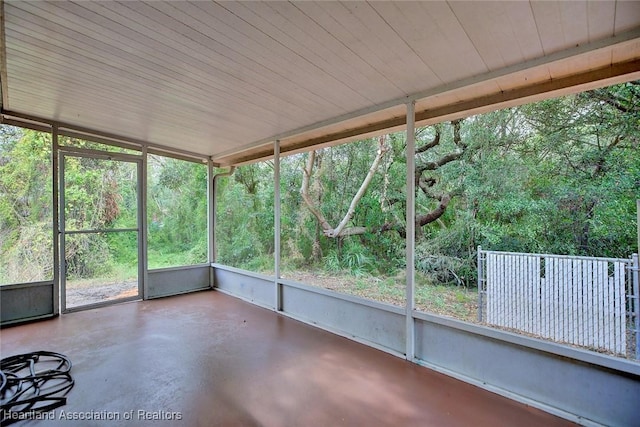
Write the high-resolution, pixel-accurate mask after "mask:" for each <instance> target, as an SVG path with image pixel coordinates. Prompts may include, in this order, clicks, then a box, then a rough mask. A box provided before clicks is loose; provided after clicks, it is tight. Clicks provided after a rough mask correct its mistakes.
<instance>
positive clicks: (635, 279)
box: [631, 254, 640, 360]
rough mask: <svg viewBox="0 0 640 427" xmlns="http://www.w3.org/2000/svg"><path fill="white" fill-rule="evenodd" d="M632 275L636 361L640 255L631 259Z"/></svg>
mask: <svg viewBox="0 0 640 427" xmlns="http://www.w3.org/2000/svg"><path fill="white" fill-rule="evenodd" d="M631 259H632V262H631V273H632V278H631V280H632V281H633V287H632V290H633V295H632V296H631V298H632V299H633V302H634V306H633V314H634V327H635V335H636V354H635V358H636V360H640V262H639V261H638V254H633V256H632V257H631Z"/></svg>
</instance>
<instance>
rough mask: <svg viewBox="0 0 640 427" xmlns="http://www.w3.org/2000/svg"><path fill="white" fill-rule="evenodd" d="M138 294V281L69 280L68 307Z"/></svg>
mask: <svg viewBox="0 0 640 427" xmlns="http://www.w3.org/2000/svg"><path fill="white" fill-rule="evenodd" d="M137 294H138V282H135V281H129V282H115V283H108V284H102V283H100V282H98V281H92V282H78V283H74V282H68V283H67V289H66V296H67V299H66V305H67V308H73V307H78V306H82V305H87V304H95V303H100V302H105V301H113V300H118V299H123V298H129V297H133V296H136V295H137Z"/></svg>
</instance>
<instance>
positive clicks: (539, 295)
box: [478, 248, 640, 358]
mask: <svg viewBox="0 0 640 427" xmlns="http://www.w3.org/2000/svg"><path fill="white" fill-rule="evenodd" d="M637 277H638V257H637V255H634V256H633V257H632V258H631V259H616V258H587V257H571V256H561V255H546V254H524V253H510V252H494V251H484V250H482V248H478V285H479V286H478V290H479V293H478V295H479V305H478V317H479V320H480V321H481V322H486V323H487V324H490V325H495V326H499V327H504V328H508V329H513V330H517V331H521V332H524V333H527V334H531V335H534V336H537V337H542V338H547V339H550V340H553V341H557V342H562V343H567V344H574V345H579V346H583V347H587V348H591V349H596V350H601V351H602V350H603V351H608V352H612V353H615V354H618V355H626V354H627V353H628V350H629V348H630V347H631V351H630V352H631V353H632V354H631V356H635V357H636V358H638V357H639V356H640V351H638V349H637V347H638V343H637V341H638V340H637V339H636V338H637V332H638V329H639V328H638V323H639V322H640V316H639V309H640V307H639V304H638V278H637ZM628 340H631V341H634V342H629V341H628ZM633 353H635V354H633Z"/></svg>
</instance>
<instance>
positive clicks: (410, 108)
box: [405, 101, 416, 361]
mask: <svg viewBox="0 0 640 427" xmlns="http://www.w3.org/2000/svg"><path fill="white" fill-rule="evenodd" d="M415 154H416V144H415V102H413V101H412V102H409V103H407V148H406V156H407V186H406V187H407V188H406V190H407V208H406V210H407V212H406V214H407V218H406V221H407V230H406V231H407V235H406V262H407V272H406V273H407V274H406V275H407V283H406V297H407V301H406V334H405V335H406V337H405V339H406V359H407V360H410V361H413V360H414V359H415V322H414V318H413V312H414V309H415V298H414V294H415V261H414V258H415V243H416V242H415V239H416V236H415V234H416V221H415V218H416V205H415V195H416V191H415V187H416V184H415Z"/></svg>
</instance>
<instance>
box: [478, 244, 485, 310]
mask: <svg viewBox="0 0 640 427" xmlns="http://www.w3.org/2000/svg"><path fill="white" fill-rule="evenodd" d="M483 276H484V269H483V265H482V246H478V322H482V288H483V283H484V277H483Z"/></svg>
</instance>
